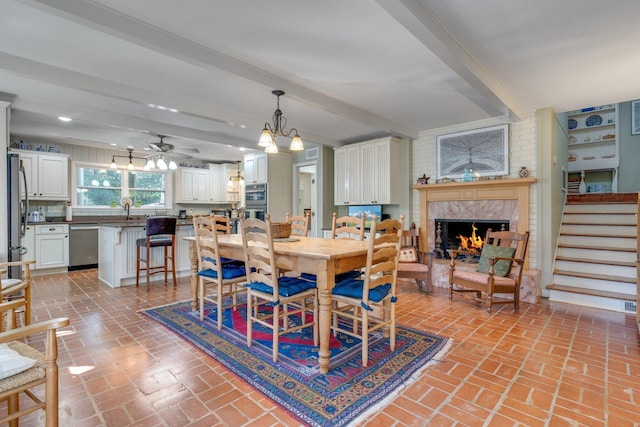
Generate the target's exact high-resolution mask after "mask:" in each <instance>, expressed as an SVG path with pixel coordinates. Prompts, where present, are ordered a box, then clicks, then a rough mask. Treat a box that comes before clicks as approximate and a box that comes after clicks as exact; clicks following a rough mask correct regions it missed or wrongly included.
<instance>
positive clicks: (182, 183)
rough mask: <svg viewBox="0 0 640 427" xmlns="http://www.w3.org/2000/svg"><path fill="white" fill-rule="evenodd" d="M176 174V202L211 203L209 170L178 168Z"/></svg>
mask: <svg viewBox="0 0 640 427" xmlns="http://www.w3.org/2000/svg"><path fill="white" fill-rule="evenodd" d="M176 172H177V173H176V202H178V203H193V202H196V203H209V202H211V174H210V173H209V169H198V168H178V169H177V170H176Z"/></svg>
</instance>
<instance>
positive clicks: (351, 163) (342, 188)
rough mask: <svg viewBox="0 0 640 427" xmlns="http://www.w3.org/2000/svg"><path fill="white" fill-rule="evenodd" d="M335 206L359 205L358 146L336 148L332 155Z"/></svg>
mask: <svg viewBox="0 0 640 427" xmlns="http://www.w3.org/2000/svg"><path fill="white" fill-rule="evenodd" d="M334 171H335V174H334V193H333V194H334V199H335V204H336V205H348V204H354V205H357V204H359V203H360V175H361V173H360V146H359V145H355V146H347V147H343V148H338V149H336V150H335V153H334Z"/></svg>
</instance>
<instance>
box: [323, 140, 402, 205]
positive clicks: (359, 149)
mask: <svg viewBox="0 0 640 427" xmlns="http://www.w3.org/2000/svg"><path fill="white" fill-rule="evenodd" d="M400 150H401V145H400V140H398V139H396V138H384V139H379V140H375V141H369V142H363V143H359V144H353V145H349V146H346V147H341V148H338V149H336V150H335V153H334V160H335V162H334V168H335V169H334V171H335V174H334V199H335V204H336V205H353V204H359V205H370V204H386V205H389V204H398V203H399V200H398V195H399V194H400V192H398V191H395V192H394V191H392V190H393V189H394V188H398V186H399V185H402V184H401V183H400V174H398V173H395V174H394V173H392V171H393V170H396V171H399V168H400Z"/></svg>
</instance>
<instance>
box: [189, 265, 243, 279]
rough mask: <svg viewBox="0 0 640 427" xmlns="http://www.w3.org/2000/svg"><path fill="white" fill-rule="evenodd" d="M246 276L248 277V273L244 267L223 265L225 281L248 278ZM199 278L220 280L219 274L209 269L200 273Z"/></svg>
mask: <svg viewBox="0 0 640 427" xmlns="http://www.w3.org/2000/svg"><path fill="white" fill-rule="evenodd" d="M246 275H247V272H246V271H245V268H244V266H235V265H223V266H222V278H223V279H235V278H238V277H242V276H246ZM198 276H202V277H209V278H211V279H217V278H218V272H217V271H215V270H212V269H210V268H208V269H206V270H200V271H198Z"/></svg>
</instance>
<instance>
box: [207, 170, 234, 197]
mask: <svg viewBox="0 0 640 427" xmlns="http://www.w3.org/2000/svg"><path fill="white" fill-rule="evenodd" d="M232 168H233V172H231V169H232ZM209 173H210V174H211V201H212V202H214V203H226V202H227V201H237V200H229V197H228V194H227V190H228V189H227V182H228V181H229V176H230V175H235V174H236V170H235V165H231V164H228V163H224V164H220V165H209Z"/></svg>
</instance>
